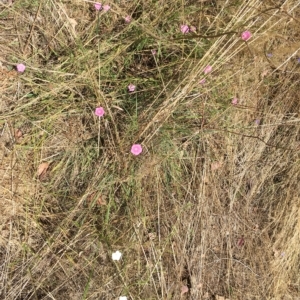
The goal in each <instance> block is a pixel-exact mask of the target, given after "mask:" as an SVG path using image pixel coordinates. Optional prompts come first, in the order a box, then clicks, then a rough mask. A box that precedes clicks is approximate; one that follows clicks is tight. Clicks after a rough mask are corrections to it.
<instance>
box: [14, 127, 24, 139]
mask: <svg viewBox="0 0 300 300" xmlns="http://www.w3.org/2000/svg"><path fill="white" fill-rule="evenodd" d="M22 136H23V133H22V131H21V130H20V129H16V130H15V138H16V139H19V138H21V137H22Z"/></svg>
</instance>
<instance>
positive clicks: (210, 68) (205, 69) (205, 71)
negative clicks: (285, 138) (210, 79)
mask: <svg viewBox="0 0 300 300" xmlns="http://www.w3.org/2000/svg"><path fill="white" fill-rule="evenodd" d="M211 71H212V66H210V65H208V66H206V67H205V68H204V74H208V73H210V72H211Z"/></svg>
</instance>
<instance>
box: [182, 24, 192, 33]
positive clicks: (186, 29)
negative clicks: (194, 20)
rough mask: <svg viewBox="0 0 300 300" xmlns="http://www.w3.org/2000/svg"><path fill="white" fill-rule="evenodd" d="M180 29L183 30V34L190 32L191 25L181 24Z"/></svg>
mask: <svg viewBox="0 0 300 300" xmlns="http://www.w3.org/2000/svg"><path fill="white" fill-rule="evenodd" d="M180 31H181V32H182V33H183V34H186V33H188V32H189V31H190V29H189V26H187V25H181V26H180Z"/></svg>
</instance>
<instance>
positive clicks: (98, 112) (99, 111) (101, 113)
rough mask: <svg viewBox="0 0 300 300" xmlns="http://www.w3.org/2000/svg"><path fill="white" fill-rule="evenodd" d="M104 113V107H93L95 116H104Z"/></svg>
mask: <svg viewBox="0 0 300 300" xmlns="http://www.w3.org/2000/svg"><path fill="white" fill-rule="evenodd" d="M104 114H105V111H104V108H103V107H101V106H100V107H97V108H96V109H95V115H96V116H97V117H103V116H104Z"/></svg>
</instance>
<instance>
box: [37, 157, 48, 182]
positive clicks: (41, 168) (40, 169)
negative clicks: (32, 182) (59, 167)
mask: <svg viewBox="0 0 300 300" xmlns="http://www.w3.org/2000/svg"><path fill="white" fill-rule="evenodd" d="M48 167H49V163H48V162H47V161H45V162H42V163H41V164H40V165H39V166H38V169H37V175H38V177H39V178H41V177H43V176H44V175H45V174H46V172H47V169H48Z"/></svg>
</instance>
